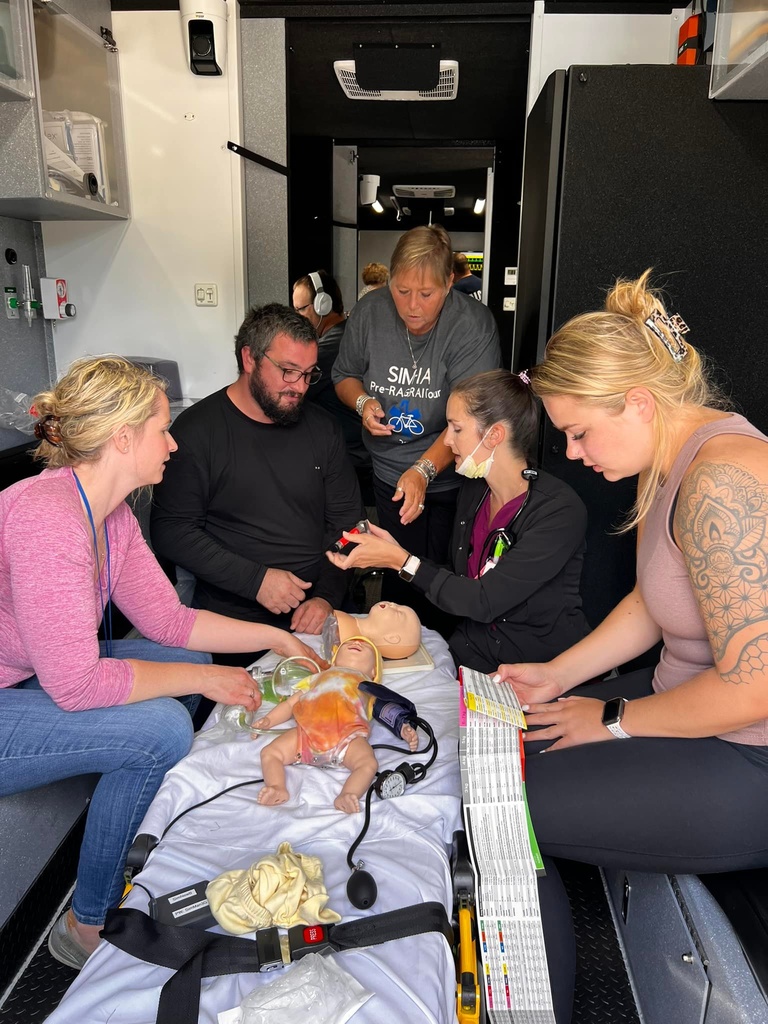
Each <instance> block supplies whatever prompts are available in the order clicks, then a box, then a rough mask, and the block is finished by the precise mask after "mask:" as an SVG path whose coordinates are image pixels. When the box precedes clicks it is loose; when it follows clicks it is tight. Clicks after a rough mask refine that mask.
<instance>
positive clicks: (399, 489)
mask: <svg viewBox="0 0 768 1024" xmlns="http://www.w3.org/2000/svg"><path fill="white" fill-rule="evenodd" d="M402 490H403V488H402V487H396V488H395V492H397V491H402ZM403 493H405V492H403Z"/></svg>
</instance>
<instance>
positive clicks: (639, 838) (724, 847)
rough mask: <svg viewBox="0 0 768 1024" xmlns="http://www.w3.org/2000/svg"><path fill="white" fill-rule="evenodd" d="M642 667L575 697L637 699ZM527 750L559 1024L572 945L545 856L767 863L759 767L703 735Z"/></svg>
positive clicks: (566, 1011) (710, 868) (764, 789)
mask: <svg viewBox="0 0 768 1024" xmlns="http://www.w3.org/2000/svg"><path fill="white" fill-rule="evenodd" d="M651 676H652V670H650V669H647V670H642V671H640V672H632V673H630V674H628V675H626V676H619V677H618V678H616V679H610V680H608V681H605V682H600V683H591V684H587V685H585V686H582V687H577V688H576V689H575V690H573V691H572V693H573V694H575V695H581V696H590V697H598V698H600V699H601V700H608V699H610V698H611V697H627V698H630V699H631V698H637V697H644V696H647V695H648V694H649V693H651V692H652V690H651ZM548 745H549V742H547V743H544V742H542V743H535V742H533V743H530V742H529V743H528V744H526V766H525V771H526V784H527V785H526V789H527V793H528V801H529V805H530V811H531V818H532V821H533V827H534V831H535V833H536V838H537V839H538V841H539V846H540V847H541V851H542V854H544V855H545V858H547V865H546V866H547V876H546V878H543V879H541V881H540V883H539V893H540V896H541V900H542V918H543V922H544V937H545V940H546V944H547V956H548V959H549V962H550V979H551V981H552V990H553V995H554V997H555V1004H556V1019H557V1022H558V1024H567V1022H568V1021H569V1020H570V1016H571V1011H570V1007H571V1004H572V1000H573V980H574V979H573V969H574V939H573V925H572V922H571V916H570V908H569V906H568V900H567V898H566V896H565V891H564V889H563V884H562V881H561V879H560V876H559V874H558V872H557V869H556V868H555V866H554V864H552V862H551V861H550V860H549V858H551V857H561V858H563V859H565V860H575V861H581V862H583V863H585V864H595V865H597V866H599V867H607V868H626V869H628V870H634V871H658V872H662V873H665V874H667V873H668V874H700V873H709V872H720V871H739V870H744V869H749V868H760V867H766V866H768V770H764V769H763V768H761V767H760V766H758V765H756V764H754V763H753V762H752V761H749V760H747V758H746V757H745V756H744V755H743V754H742V753H741V752H740V750H739V746H738V745H737V744H731V743H726V742H724V741H723V740H719V739H716V738H714V737H711V738H706V739H643V738H636V739H631V740H611V741H609V742H607V743H591V744H586V745H584V746H580V747H569V748H567V749H565V750H555V751H552V752H550V753H547V754H545V755H543V756H542V755H540V753H539V751H541V750H542V749H544V748H545V747H546V746H548Z"/></svg>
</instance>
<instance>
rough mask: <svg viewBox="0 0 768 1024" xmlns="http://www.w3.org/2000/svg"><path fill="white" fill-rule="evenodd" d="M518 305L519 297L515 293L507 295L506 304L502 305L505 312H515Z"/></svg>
mask: <svg viewBox="0 0 768 1024" xmlns="http://www.w3.org/2000/svg"><path fill="white" fill-rule="evenodd" d="M516 307H517V299H516V298H515V296H514V295H507V296H505V298H504V304H503V306H502V307H501V308H502V309H503V310H504V312H505V313H514V311H515V308H516Z"/></svg>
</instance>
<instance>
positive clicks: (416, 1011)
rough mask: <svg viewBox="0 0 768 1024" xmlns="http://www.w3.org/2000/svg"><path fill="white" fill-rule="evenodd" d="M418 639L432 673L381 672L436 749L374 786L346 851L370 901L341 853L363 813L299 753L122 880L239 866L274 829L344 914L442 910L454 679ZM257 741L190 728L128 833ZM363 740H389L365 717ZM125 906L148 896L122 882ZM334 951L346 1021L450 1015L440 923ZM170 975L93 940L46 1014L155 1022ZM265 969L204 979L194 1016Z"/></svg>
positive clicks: (456, 797)
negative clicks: (351, 811)
mask: <svg viewBox="0 0 768 1024" xmlns="http://www.w3.org/2000/svg"><path fill="white" fill-rule="evenodd" d="M303 639H305V640H306V642H307V643H310V644H315V645H316V644H317V641H318V638H317V637H303ZM424 642H425V644H426V646H427V649H428V650H429V651H430V653H431V655H432V657H433V659H434V661H435V668H434V669H433V670H432V671H429V672H424V671H421V672H415V673H410V674H408V675H400V676H397V677H396V678H392V679H391V680H387V679H386V678H385V680H384V681H385V683H388V684H389V685H391V686H392V688H393V689H395V690H397V691H398V692H399V693H402V694H403V695H404V696H407V697H408V698H409V699H410V700H412V701H413V702H414V704H415V705H416V708H417V711H418V713H419V715H420V717H422V718H424V719H426V721H428V722H429V723H430V725H431V726H432V728H433V729H434V731H435V735H436V737H437V739H438V744H439V755H438V758H437V761H436V762H435V764H434V765H433V766H432V768H431V769H430V770H429V773H428V775H427V778H426V779H425V780H424V781H423V782H420V783H418V784H416V785H414V786H410V787H409V788H408V789H407V790H406V792H405V794H404V795H403V796H401V797H399V798H397V799H394V800H378V799H377V798H375V797H374V800H373V808H372V815H371V826H370V829H369V831H368V834H367V836H366V838H365V839H364V840H363V843H362V844H361V846H360V847H359V848H358V850H357V852H356V854H355V859H356V860H357V859H359V858H362V859H363V860H364V861H365V866H366V869H367V870H369V871H370V872H371V873H372V874H373V876H374V878H375V879H376V883H377V885H378V900H377V902H376V904H375V906H374V907H373V908H372V909H371V910H369V911H360V910H357V909H355V908H354V907H352V906H351V904H350V903H349V901H348V900H347V898H346V884H347V880H348V878H349V868H348V866H347V863H346V854H347V850H348V848H349V846H350V844H351V843H352V842H353V840H354V838H355V836H356V835H357V833H358V831H359V830H360V828H361V826H362V822H363V815H362V813H361V814H357V815H347V814H343V813H342V812H340V811H337V810H336V809H335V808H334V807H333V799H334V797H335V796H336V794H337V793H338V790H339V789H340V788H341V785H342V783H343V780H344V774H343V772H340V771H324V770H320V769H317V768H312V767H310V766H305V765H296V766H292V767H290V768H289V769H288V771H287V776H288V778H287V785H288V789H289V792H290V799H289V800H288V802H287V803H286V804H284V805H282V806H280V807H262V806H261V805H260V804H258V803H257V802H256V796H257V793H258V790H259V789H260V788H261V787H260V785H254V786H245V787H243V788H241V789H239V790H235V791H234V792H233V793H230V794H226V795H225V796H222V797H221V798H220V799H218V800H215V801H213V802H212V803H210V804H208V805H206V806H205V807H201V808H198V809H196V810H194V811H192V812H191V813H190V814H188V815H187V816H186V817H184V818H182V819H181V820H180V821H179V822H178V824H177V825H175V826H174V827H173V828H172V829H171V831H170V832H169V833H168V835H167V837H166V838H165V839H164V840H163V841H162V842H161V844H160V845H159V846H158V847H157V849H156V850H155V851H154V853H153V854H152V856H151V857H150V859H149V861H148V863H147V866H146V868H145V869H144V870H143V871H142V872H141V874H139V875H137V876H136V879H135V880H136V881H139V882H141V884H142V885H144V886H146V888H147V889H148V890H149V891H150V892H151V893H153V894H154V895H160V894H162V893H167V892H172V891H174V890H176V889H179V888H181V887H182V886H185V885H187V884H189V883H192V882H197V881H200V880H202V879H212V878H214V877H215V876H216V875H218V874H219V873H220V872H222V871H224V870H227V869H230V868H246V867H248V866H249V865H250V864H252V863H253V862H254V861H256V860H258V859H259V858H260V857H261V856H263V855H264V854H266V853H274V852H275V851H276V849H277V846H278V844H279V843H280V842H283V841H285V840H287V841H289V842H290V843H291V844H292V846H293V847H294V849H295V850H297V851H299V852H302V853H312V854H316V855H318V856H319V857H320V858H321V860H322V862H323V868H324V876H325V881H326V886H327V889H328V892H329V894H330V900H329V904H328V905H329V906H330V907H331V908H332V909H334V910H336V911H337V912H338V913H339V914H341V916H342V919H343V920H344V921H350V920H354V919H357V918H360V917H365V916H368V915H371V914H376V913H384V912H385V911H389V910H395V909H397V908H398V907H405V906H409V905H411V904H414V903H420V902H425V901H429V900H437V901H439V902H441V903H442V904H443V905H444V906H445V908H446V910H447V911H448V913H449V916H450V910H451V904H452V898H453V897H452V886H451V878H450V870H449V853H450V846H451V839H452V836H453V833H454V831H456V830H457V829H459V828H461V827H462V825H461V784H460V776H459V766H458V756H457V755H458V687H457V684H456V682H455V672H454V668H453V662H452V660H451V657H450V654H449V653H448V648H447V645H446V644H445V642H444V641H443V640H442V638H441V637H439V636H438V634H437V633H434V632H432V631H430V630H424ZM274 660H275V659H273V661H272V662H269V661H268V660H267V661H266V663H267V664H271V663H274ZM420 735H421V734H420ZM268 739H269V737H267V738H265V739H262V740H257V741H251V740H250V739H249V738H248V737H247V736H242V737H237V738H234V739H227V740H225V739H223V738H222V735H221V733H220V731H219V730H217V729H213V730H211V731H207V730H204V731H202V732H201V733H199V734H198V735H197V736H196V738H195V741H194V744H193V746H192V750H191V751H190V753H189V755H188V756H187V757H186V758H184V760H183V761H181V762H180V763H179V764H178V765H177V766H176V767H175V768H173V769H172V770H171V771H170V772H169V773H168V775H167V776H166V779H165V781H164V782H163V785H162V786H161V788H160V790H159V792H158V794H157V796H156V797H155V799H154V801H153V803H152V805H151V806H150V808H149V811H148V812H147V815H146V817H145V819H144V822H143V823H142V826H141V828H140V829H139V832H140V833H141V832H149V833H151V834H154V835H158V836H159V835H161V833H162V831H163V829H164V828H165V827H166V826H167V825H168V823H169V822H170V821H171V820H172V819H173V818H174V817H175V815H176V814H178V813H179V812H180V811H181V810H183V809H184V808H186V807H189V806H190V805H192V804H194V803H197V802H198V801H200V800H202V799H205V798H206V797H208V796H211V795H213V794H214V793H217V792H218V791H219V790H221V789H224V788H226V787H227V786H229V785H232V784H233V783H235V782H241V781H244V780H246V779H250V778H258V777H259V776H260V774H261V771H260V760H259V756H258V754H259V750H260V749H261V747H262V746H263V745H264V743H266V742H268ZM371 741H372V742H373V743H395V742H397V741H396V740H395V738H394V737H393V735H392V733H390V732H389V731H388V730H387V729H385V728H384V727H383V726H381V725H380V724H379V723H376V722H375V723H374V725H373V731H372V734H371ZM421 745H422V746H423V744H421ZM404 759H406V758H405V755H401V754H398V753H396V752H395V751H386V750H383V751H379V767H380V769H384V768H392V767H395V766H396V765H397V764H399V763H400V762H401V761H402V760H404ZM413 760H425V758H414V759H413ZM125 905H126V906H130V907H137V908H139V909H142V910H145V909H146V907H147V897H146V895H145V894H144V892H143V891H142V890H141V889H139V888H134V889H133V891H132V892H131V894H130V895H129V897H128V899H127V901H126V904H125ZM217 930H218V929H217ZM250 937H251V936H248V937H246V940H247V938H250ZM335 957H336V960H337V963H338V964H339V965H340V966H342V967H343V968H344V969H345V970H347V971H349V973H350V974H352V975H353V976H354V977H355V978H357V979H358V981H360V982H361V984H362V985H364V986H365V987H366V988H367V989H368V990H369V991H372V992H373V993H374V995H373V997H372V998H371V999H369V1000H368V1001H367V1002H366V1004H365V1005H364V1006H363V1007H361V1009H359V1010H358V1011H357V1013H355V1015H354V1017H353V1018H352V1020H353V1021H354V1024H384V1022H386V1024H394V1022H404V1024H406V1022H407V1024H421V1022H422V1021H424V1022H430V1024H452V1022H454V1021H455V1020H456V1011H455V1004H456V997H455V973H454V965H453V961H452V958H451V955H450V951H449V949H448V946H447V943H446V942H445V939H444V938H443V937H442V935H438V934H434V933H433V934H428V935H424V936H419V937H413V938H407V939H397V940H395V941H393V942H389V943H385V944H383V945H380V946H372V947H368V948H366V949H361V950H351V951H346V952H343V953H337V954H335ZM170 974H171V972H170V971H168V970H167V969H166V968H162V967H155V966H153V965H151V964H146V963H144V962H143V961H140V960H136V959H134V958H133V957H131V956H129V955H128V954H126V953H123V952H122V951H121V950H118V949H117V948H115V947H114V946H112V945H110V944H109V943H106V942H102V943H101V946H100V947H99V949H98V950H97V952H96V953H95V954H94V955H93V956H92V957H91V958H90V959H89V961H88V963H87V964H86V966H85V967H84V969H83V970H82V971H81V973H80V975H79V976H78V978H77V979H76V981H75V982H74V984H73V985H72V987H71V988H70V989H69V991H68V992H67V994H66V996H65V997H64V999H63V1001H62V1002H61V1004H60V1006H59V1007H58V1009H57V1010H55V1011H54V1013H53V1014H52V1015H51V1016H50V1017H49V1018H48V1021H49V1024H101V1022H104V1024H107V1022H108V1024H154V1021H155V1019H156V1015H157V1004H158V999H159V995H160V989H161V988H162V986H163V984H164V983H165V981H166V980H167V979H168V977H170ZM272 977H274V976H273V975H263V974H262V975H259V974H243V975H232V976H227V977H219V978H210V979H204V981H203V986H202V994H201V1000H200V1017H199V1020H200V1022H202V1024H217V1014H218V1013H219V1012H220V1011H222V1010H226V1009H229V1008H231V1007H233V1006H237V1005H239V1003H240V1002H241V1001H242V999H243V998H244V997H245V996H246V995H247V994H248V993H249V992H250V991H252V990H253V989H254V988H255V987H256V986H257V985H261V984H267V983H268V982H269V981H270V980H271V978H272Z"/></svg>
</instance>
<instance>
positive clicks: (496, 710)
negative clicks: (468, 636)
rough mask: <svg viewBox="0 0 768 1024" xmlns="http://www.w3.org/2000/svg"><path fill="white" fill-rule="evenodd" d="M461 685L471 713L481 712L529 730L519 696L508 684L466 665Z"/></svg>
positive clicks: (465, 701)
mask: <svg viewBox="0 0 768 1024" xmlns="http://www.w3.org/2000/svg"><path fill="white" fill-rule="evenodd" d="M461 683H462V687H463V690H464V703H465V704H466V705H467V707H468V708H469V709H470V711H479V712H480V714H481V715H490V716H491V718H498V719H500V720H501V721H502V722H509V723H510V724H511V725H516V726H517V728H518V729H527V728H528V726H527V725H526V722H525V715H524V714H523V709H522V708H521V707H520V702H519V700H518V699H517V694H516V693H515V691H514V690H513V689H512V687H511V686H510V685H509V684H508V683H496V682H494V681H493V679H492V678H491V676H487V675H485V673H484V672H477V671H475V669H472V668H466V667H465V666H464V665H462V666H461Z"/></svg>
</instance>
